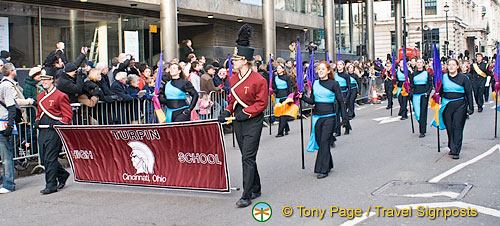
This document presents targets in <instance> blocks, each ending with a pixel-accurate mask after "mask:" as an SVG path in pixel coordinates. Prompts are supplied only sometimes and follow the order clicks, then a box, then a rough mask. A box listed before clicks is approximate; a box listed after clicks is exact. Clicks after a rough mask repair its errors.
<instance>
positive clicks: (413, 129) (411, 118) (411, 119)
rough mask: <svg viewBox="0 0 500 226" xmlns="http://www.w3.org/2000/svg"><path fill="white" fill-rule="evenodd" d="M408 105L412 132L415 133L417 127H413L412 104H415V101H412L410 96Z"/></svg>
mask: <svg viewBox="0 0 500 226" xmlns="http://www.w3.org/2000/svg"><path fill="white" fill-rule="evenodd" d="M408 103H409V105H410V121H411V132H412V133H415V126H414V125H413V111H412V110H411V104H412V103H413V101H411V100H410V98H409V96H408Z"/></svg>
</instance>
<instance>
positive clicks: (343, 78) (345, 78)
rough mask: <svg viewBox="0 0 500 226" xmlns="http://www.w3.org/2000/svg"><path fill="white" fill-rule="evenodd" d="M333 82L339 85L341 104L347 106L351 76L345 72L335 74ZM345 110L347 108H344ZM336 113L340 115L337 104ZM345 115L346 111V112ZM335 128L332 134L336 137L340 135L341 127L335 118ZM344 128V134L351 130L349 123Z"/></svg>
mask: <svg viewBox="0 0 500 226" xmlns="http://www.w3.org/2000/svg"><path fill="white" fill-rule="evenodd" d="M334 77H335V81H337V82H338V83H339V87H340V91H341V93H342V99H343V100H342V102H343V104H345V105H347V103H348V99H349V94H350V93H351V76H349V75H348V74H347V73H346V72H340V73H339V72H337V73H335V76H334ZM346 108H347V107H346ZM336 113H337V114H340V113H341V111H340V108H339V102H337V103H336ZM346 113H347V110H346ZM341 116H342V117H343V115H341ZM336 125H337V126H336V127H335V130H334V132H335V133H336V134H337V136H340V134H341V125H340V118H338V117H337V118H336ZM345 126H346V129H345V131H346V134H349V130H350V129H351V125H349V123H347V124H345Z"/></svg>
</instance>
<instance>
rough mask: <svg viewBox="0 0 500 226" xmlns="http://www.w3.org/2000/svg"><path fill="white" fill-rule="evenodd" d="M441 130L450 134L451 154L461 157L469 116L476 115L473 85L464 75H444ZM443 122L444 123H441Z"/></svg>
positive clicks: (440, 117)
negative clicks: (465, 127) (466, 122)
mask: <svg viewBox="0 0 500 226" xmlns="http://www.w3.org/2000/svg"><path fill="white" fill-rule="evenodd" d="M439 93H440V94H441V97H442V98H441V108H440V110H439V122H440V123H439V128H440V129H445V128H446V132H447V133H448V147H449V148H450V154H452V155H457V156H458V155H459V154H460V150H461V149H462V139H463V131H464V126H465V120H466V118H467V114H469V115H470V114H472V113H474V102H473V99H472V84H471V82H470V80H469V78H467V76H466V75H464V74H460V73H459V74H457V75H456V76H455V77H451V76H448V74H444V75H443V85H442V87H441V90H440V92H439ZM441 122H442V123H441Z"/></svg>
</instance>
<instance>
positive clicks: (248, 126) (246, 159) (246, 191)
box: [233, 106, 264, 199]
mask: <svg viewBox="0 0 500 226" xmlns="http://www.w3.org/2000/svg"><path fill="white" fill-rule="evenodd" d="M238 107H239V106H238ZM238 107H237V109H236V111H235V112H238ZM263 121H264V115H263V114H262V113H261V114H259V115H257V116H255V117H253V118H250V119H248V120H245V121H236V120H235V121H233V126H234V132H235V135H236V140H237V141H238V146H239V147H240V152H241V162H242V166H243V195H242V196H241V198H244V199H250V197H251V196H252V192H254V193H257V192H260V190H261V186H260V177H259V171H258V170H257V162H256V159H257V150H258V149H259V142H260V135H261V133H262V122H263Z"/></svg>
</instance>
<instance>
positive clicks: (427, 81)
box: [410, 59, 434, 138]
mask: <svg viewBox="0 0 500 226" xmlns="http://www.w3.org/2000/svg"><path fill="white" fill-rule="evenodd" d="M433 85H434V83H433V80H432V76H430V75H429V72H427V71H426V70H425V62H424V60H423V59H418V60H417V65H416V67H415V70H414V71H413V73H412V74H411V76H410V86H411V92H410V98H412V102H413V109H414V111H415V118H416V119H417V122H418V124H419V129H420V135H419V138H423V137H425V133H426V132H427V106H428V105H429V95H430V94H431V91H432V86H433Z"/></svg>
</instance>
